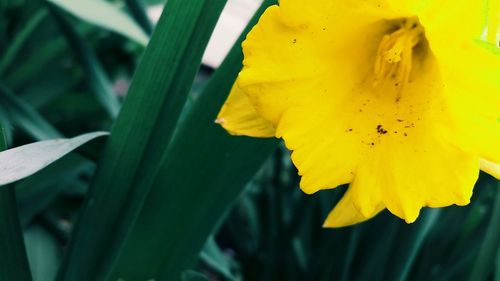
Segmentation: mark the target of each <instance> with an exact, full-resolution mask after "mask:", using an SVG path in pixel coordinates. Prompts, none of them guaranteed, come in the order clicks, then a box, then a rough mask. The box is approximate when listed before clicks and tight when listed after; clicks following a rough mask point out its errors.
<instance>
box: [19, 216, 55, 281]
mask: <svg viewBox="0 0 500 281" xmlns="http://www.w3.org/2000/svg"><path fill="white" fill-rule="evenodd" d="M24 239H25V240H26V248H27V250H28V260H29V264H30V268H31V272H32V273H33V281H50V280H54V277H55V276H56V273H57V268H58V267H59V262H60V259H61V256H62V254H61V251H60V249H59V245H58V243H57V240H56V239H55V238H54V237H53V236H51V235H50V234H49V233H47V231H46V230H44V229H43V228H42V227H40V226H38V225H34V226H30V227H29V228H28V229H27V230H26V231H25V234H24ZM16 280H17V279H16Z"/></svg>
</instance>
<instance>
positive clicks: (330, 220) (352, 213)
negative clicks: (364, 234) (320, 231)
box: [323, 185, 384, 227]
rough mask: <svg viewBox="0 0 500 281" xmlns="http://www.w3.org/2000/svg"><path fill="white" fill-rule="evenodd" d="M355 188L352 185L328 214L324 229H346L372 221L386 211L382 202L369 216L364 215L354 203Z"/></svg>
mask: <svg viewBox="0 0 500 281" xmlns="http://www.w3.org/2000/svg"><path fill="white" fill-rule="evenodd" d="M353 188H354V186H352V185H351V187H349V189H348V190H347V191H346V193H345V194H344V196H343V197H342V199H341V200H340V201H339V203H337V205H336V206H335V208H334V209H333V210H332V211H331V212H330V214H328V217H327V218H326V220H325V222H324V224H323V227H344V226H350V225H353V224H357V223H360V222H363V221H366V220H368V219H371V218H372V217H374V216H375V215H377V214H378V213H379V212H380V211H382V210H383V209H384V205H383V203H382V202H379V203H378V204H377V205H376V206H375V208H374V209H373V211H372V212H371V213H369V214H363V213H361V211H360V210H359V209H358V207H357V206H356V203H355V202H354V201H353V198H352V193H353V191H352V190H353Z"/></svg>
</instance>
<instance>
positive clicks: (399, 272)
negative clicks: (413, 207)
mask: <svg viewBox="0 0 500 281" xmlns="http://www.w3.org/2000/svg"><path fill="white" fill-rule="evenodd" d="M440 214H441V210H440V209H425V210H423V211H422V214H421V215H420V217H419V219H418V220H417V221H416V222H415V223H413V224H411V225H404V227H402V232H401V233H399V234H398V239H396V240H395V241H394V246H393V247H394V248H393V249H392V251H393V253H392V255H391V259H390V260H389V265H390V266H389V267H388V269H389V273H388V275H389V276H390V277H387V278H386V279H384V280H407V279H408V275H409V273H410V270H411V269H412V266H413V264H414V262H415V259H416V257H417V254H418V253H419V251H420V249H421V248H422V245H423V243H424V241H425V239H426V238H427V236H428V234H429V232H430V230H431V229H432V227H433V226H434V225H435V224H436V223H437V221H438V219H439V216H440Z"/></svg>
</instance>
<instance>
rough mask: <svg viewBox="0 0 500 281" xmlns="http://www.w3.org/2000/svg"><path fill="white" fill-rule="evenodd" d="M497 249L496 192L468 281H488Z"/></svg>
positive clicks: (499, 204)
mask: <svg viewBox="0 0 500 281" xmlns="http://www.w3.org/2000/svg"><path fill="white" fill-rule="evenodd" d="M497 186H498V187H500V184H497ZM498 249H500V192H498V190H497V191H496V198H495V205H494V207H493V213H492V215H491V220H490V222H489V225H488V229H487V231H486V236H485V237H484V242H483V244H482V245H481V249H480V250H479V254H478V256H477V258H476V261H475V263H474V267H473V269H472V273H471V275H470V278H469V280H470V281H483V280H488V278H489V277H490V275H491V274H492V272H493V268H494V267H495V257H496V256H497V255H498V253H499V251H498Z"/></svg>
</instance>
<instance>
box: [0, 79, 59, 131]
mask: <svg viewBox="0 0 500 281" xmlns="http://www.w3.org/2000/svg"><path fill="white" fill-rule="evenodd" d="M0 107H2V109H3V110H5V111H6V112H7V113H8V114H9V115H10V118H11V120H12V123H13V124H15V125H17V126H19V127H21V128H22V129H23V130H24V131H25V132H26V133H27V134H29V135H31V136H32V137H33V138H35V139H37V140H43V139H51V138H59V137H62V135H61V133H59V132H58V131H57V129H56V128H54V127H53V126H52V125H51V124H50V123H49V122H48V121H47V120H45V118H44V117H43V116H41V115H40V113H38V112H37V111H36V110H35V109H34V108H33V107H32V106H30V105H29V104H28V103H26V102H25V101H23V100H22V99H20V98H18V97H17V96H16V95H14V94H13V93H12V92H11V91H10V90H9V89H7V88H6V87H5V86H4V85H2V84H0Z"/></svg>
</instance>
